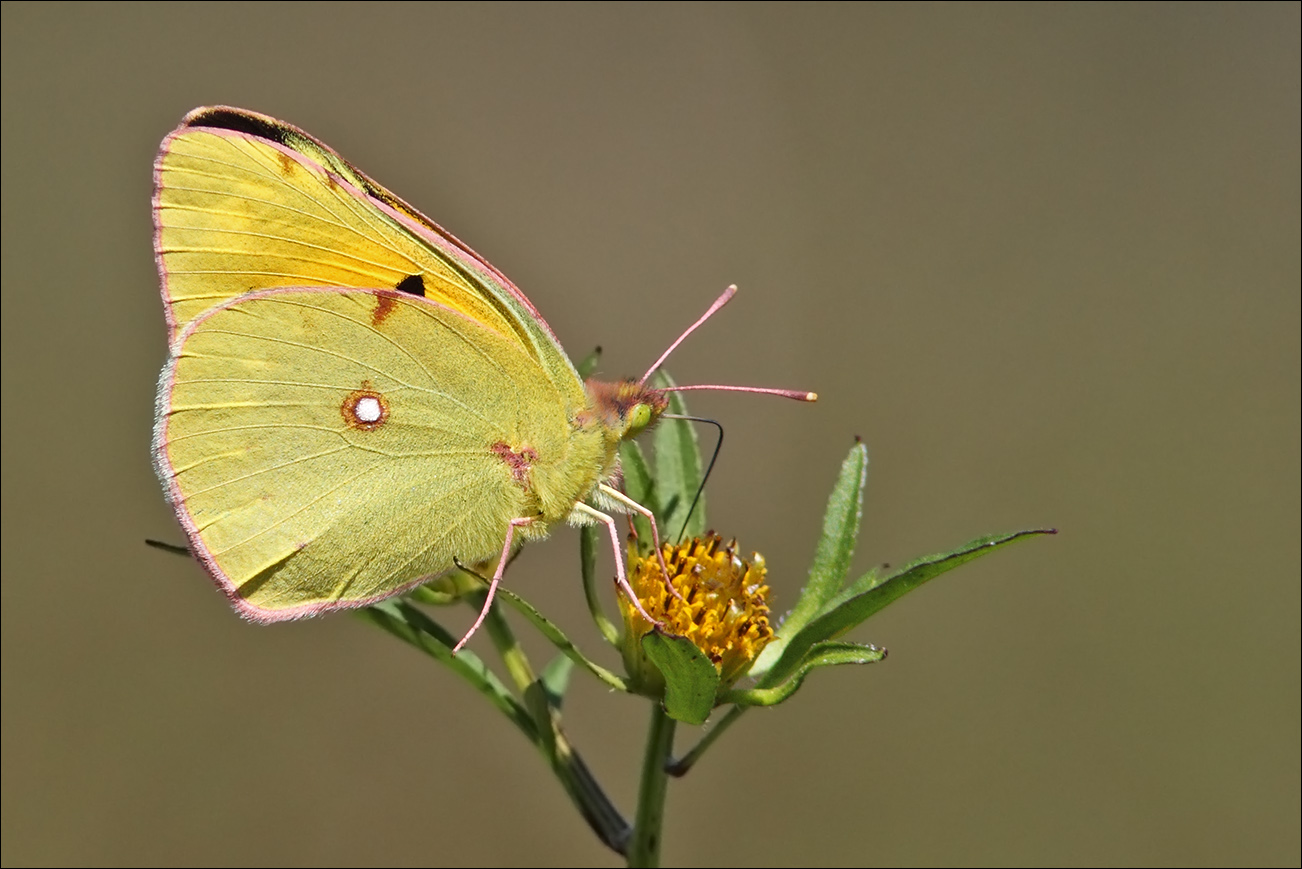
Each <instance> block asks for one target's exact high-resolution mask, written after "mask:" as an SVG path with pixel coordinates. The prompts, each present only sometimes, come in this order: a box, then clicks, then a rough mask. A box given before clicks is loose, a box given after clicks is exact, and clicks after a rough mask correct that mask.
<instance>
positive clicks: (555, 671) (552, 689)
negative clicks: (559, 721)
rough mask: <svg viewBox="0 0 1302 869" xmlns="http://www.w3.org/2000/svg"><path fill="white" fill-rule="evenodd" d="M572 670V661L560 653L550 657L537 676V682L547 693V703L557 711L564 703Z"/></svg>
mask: <svg viewBox="0 0 1302 869" xmlns="http://www.w3.org/2000/svg"><path fill="white" fill-rule="evenodd" d="M573 672H574V661H572V660H570V659H569V658H568V657H566V656H565V655H563V654H562V655H557V656H556V657H554V658H552V659H551V661H549V662H548V663H547V666H546V667H544V668H543V671H542V675H541V676H539V677H538V684H540V685H542V689H543V691H544V692H546V694H547V705H548V706H550V707H551V708H553V709H555V710H556V711H558V712H559V711H560V709H561V706H562V705H563V704H564V703H565V691H566V689H568V688H569V687H570V674H571V673H573Z"/></svg>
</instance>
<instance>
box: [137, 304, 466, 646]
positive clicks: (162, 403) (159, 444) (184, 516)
mask: <svg viewBox="0 0 1302 869" xmlns="http://www.w3.org/2000/svg"><path fill="white" fill-rule="evenodd" d="M341 289H347V290H349V291H353V292H363V293H375V294H376V295H382V296H388V297H390V298H393V299H396V300H398V301H402V302H407V303H408V304H414V305H429V306H431V307H434V308H440V309H442V310H444V311H448V312H449V313H452V314H454V315H456V316H459V317H462V318H464V319H466V320H469V321H470V322H472V323H473V322H477V321H474V320H470V318H469V317H466V316H465V315H464V314H462V313H461V312H460V311H457V310H454V309H452V308H449V307H447V306H446V305H440V304H439V303H438V302H433V301H430V300H429V299H426V298H423V297H421V296H413V295H411V294H410V293H404V292H401V291H399V290H386V289H376V288H370V287H321V286H315V287H272V288H270V289H265V290H255V291H254V292H251V293H247V294H245V295H243V296H238V297H236V298H234V299H228V300H227V301H225V302H222V303H221V304H220V305H214V306H213V307H212V308H209V309H208V310H207V311H204V312H203V313H202V314H200V315H199V316H198V317H195V318H194V320H192V321H191V322H190V323H189V324H188V325H187V326H186V327H185V330H184V331H183V332H182V333H181V334H180V335H179V336H177V340H176V344H175V346H174V347H173V348H172V353H171V354H170V355H169V357H168V360H167V364H166V365H165V366H164V367H163V372H162V374H161V375H159V379H158V396H157V397H156V398H155V400H154V437H153V453H154V473H155V474H157V475H158V479H159V481H160V482H161V483H162V484H163V490H164V494H165V495H166V496H167V502H168V503H169V504H171V505H172V510H173V512H175V513H176V518H177V521H179V522H180V523H181V528H182V529H183V530H184V531H185V537H186V540H187V541H188V543H189V545H190V554H191V555H193V556H194V557H195V558H196V559H197V560H198V561H199V563H200V564H202V565H203V568H204V570H205V571H207V573H208V576H209V578H210V579H211V580H212V581H213V583H214V584H215V585H216V586H217V588H219V589H220V590H221V592H222V593H223V594H225V595H226V597H227V599H228V600H229V601H230V603H231V605H232V606H233V607H234V608H235V610H236V612H238V613H239V614H240V616H241V617H242V618H244V619H246V620H248V621H251V622H255V623H257V624H273V623H275V622H287V621H294V620H296V619H305V618H309V617H311V616H315V615H320V614H322V613H329V612H337V611H339V610H348V609H358V608H360V607H364V606H370V605H371V604H373V603H379V602H380V601H382V600H386V599H388V598H391V597H394V596H395V595H399V594H403V593H405V592H408V591H411V590H412V589H413V588H415V587H416V586H418V585H423V584H424V583H426V582H429V581H430V580H431V579H434V578H435V577H438V576H442V575H443V574H439V573H431V574H426V575H423V576H419V577H417V578H415V579H413V580H411V581H410V582H406V583H404V584H402V585H401V586H398V587H397V588H395V589H394V590H393V591H388V592H385V593H384V594H377V595H374V596H372V597H367V598H358V599H356V600H347V601H322V602H321V603H311V604H303V605H301V606H294V607H285V608H284V609H274V610H273V609H264V608H263V607H259V606H255V605H253V604H251V603H249V601H248V600H246V599H245V598H244V597H243V596H241V595H240V590H239V586H237V585H236V584H235V583H234V582H232V581H231V578H230V577H229V576H227V575H226V572H225V571H224V570H222V569H221V566H220V565H219V564H218V563H217V559H216V558H215V557H214V556H213V554H212V552H211V550H209V549H208V547H207V546H206V545H205V544H204V542H203V538H202V536H200V533H199V526H198V525H196V524H195V522H194V518H193V517H192V516H191V515H190V511H189V509H188V508H187V507H186V506H185V495H184V494H182V492H181V489H180V487H179V486H178V485H177V483H176V474H175V472H174V469H173V466H172V460H171V456H169V455H168V452H167V443H168V441H167V433H166V429H167V408H168V406H169V405H170V404H171V395H172V387H173V381H174V379H175V373H176V363H177V360H178V358H179V355H178V353H177V351H179V350H180V348H181V347H182V346H184V344H185V341H186V339H187V338H189V337H190V335H191V333H193V332H194V331H195V329H197V328H198V327H199V325H200V324H201V323H203V321H205V320H207V319H208V318H209V317H210V316H212V315H214V314H216V313H217V312H218V311H221V310H223V309H225V308H228V307H230V306H232V305H234V304H236V303H238V302H247V301H249V300H250V299H258V298H265V297H267V296H276V295H279V294H281V293H290V292H296V293H302V292H313V293H335V292H338V291H339V290H341ZM480 326H481V328H485V329H486V328H487V327H486V326H483V325H482V324H480ZM445 572H446V571H445Z"/></svg>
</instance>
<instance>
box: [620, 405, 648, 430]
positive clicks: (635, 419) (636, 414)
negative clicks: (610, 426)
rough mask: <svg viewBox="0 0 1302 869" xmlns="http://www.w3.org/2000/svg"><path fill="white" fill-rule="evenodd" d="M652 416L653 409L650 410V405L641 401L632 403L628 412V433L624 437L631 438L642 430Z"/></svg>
mask: <svg viewBox="0 0 1302 869" xmlns="http://www.w3.org/2000/svg"><path fill="white" fill-rule="evenodd" d="M654 416H655V411H653V410H652V408H651V405H649V404H643V403H638V404H635V405H633V407H632V408H631V409H630V410H629V412H628V434H626V435H624V437H626V438H631V437H633V436H634V435H636V434H637V433H638V432H640V431H642V429H644V428H646V427H647V426H649V425H650V424H651V420H652V419H653V418H654Z"/></svg>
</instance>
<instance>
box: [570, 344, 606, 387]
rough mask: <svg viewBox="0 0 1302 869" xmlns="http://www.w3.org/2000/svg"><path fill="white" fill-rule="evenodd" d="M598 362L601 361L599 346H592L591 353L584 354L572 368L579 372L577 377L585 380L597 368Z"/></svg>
mask: <svg viewBox="0 0 1302 869" xmlns="http://www.w3.org/2000/svg"><path fill="white" fill-rule="evenodd" d="M599 362H601V348H600V347H594V348H593V349H592V352H591V353H589V354H588V355H587V356H584V357H583V359H582V361H580V362H579V364H578V365H575V366H574V370H575V371H577V372H579V377H582V378H584V379H585V380H586V379H587V378H589V377H591V376H592V372H594V371H596V370H597V364H598V363H599Z"/></svg>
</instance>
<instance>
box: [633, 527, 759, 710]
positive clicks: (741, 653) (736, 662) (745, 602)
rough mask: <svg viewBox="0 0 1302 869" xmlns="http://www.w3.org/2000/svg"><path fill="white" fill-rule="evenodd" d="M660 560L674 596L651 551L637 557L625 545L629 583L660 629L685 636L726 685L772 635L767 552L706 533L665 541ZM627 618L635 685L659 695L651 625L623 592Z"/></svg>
mask: <svg viewBox="0 0 1302 869" xmlns="http://www.w3.org/2000/svg"><path fill="white" fill-rule="evenodd" d="M663 554H664V559H665V566H666V567H668V568H669V576H670V579H671V581H672V582H673V585H674V589H675V590H676V591H677V592H678V595H674V594H672V593H670V591H669V589H668V588H667V587H666V585H665V580H664V574H663V573H662V572H661V569H660V561H659V559H657V558H656V557H655V555H654V554H650V555H639V554H638V553H637V552H636V550H635V549H634V547H632V546H630V547H629V562H628V563H629V582H630V584H631V585H632V586H633V590H634V591H635V592H636V593H637V596H638V599H639V600H641V602H642V606H643V607H644V608H645V609H646V611H647V613H649V614H650V615H651V616H653V617H654V618H655V619H657V620H658V621H659V622H660V625H661V628H660V629H661V631H662V632H663V633H666V634H671V635H674V636H679V637H685V638H686V639H688V640H690V641H691V642H692V644H693V645H695V646H696V647H697V648H698V649H700V650H701V652H703V653H704V654H705V656H706V657H708V658H709V659H710V661H712V662H713V663H714V666H715V669H716V670H718V672H719V687H720V689H721V690H722V689H725V688H728V687H729V686H731V685H732V684H733V683H734V682H736V681H737V680H738V679H739V678H741V677H742V676H744V675H745V674H746V672H747V671H748V670H750V667H751V665H752V664H753V663H754V662H755V659H756V658H757V657H759V653H760V652H761V651H763V649H764V647H765V646H766V645H768V643H769V641H770V640H772V639H773V628H772V627H770V626H769V605H768V600H767V595H768V592H769V587H768V586H767V585H765V584H764V576H765V569H764V558H763V557H762V556H761V555H759V554H758V553H753V554H752V555H751V557H750V560H749V561H747V560H744V559H742V558H741V557H740V556H738V555H737V542H736V541H735V540H734V541H732V542H730V543H728V544H726V545H725V544H724V542H723V538H721V537H719V536H718V535H717V534H714V533H710V534H708V535H706V536H705V537H694V538H692V539H691V540H689V541H687V542H686V543H681V544H679V545H678V546H671V545H669V544H665V545H664V548H663ZM620 610H621V612H622V613H623V616H624V642H623V655H624V666H625V667H626V668H627V669H628V673H629V676H630V677H631V681H632V683H633V684H634V685H635V686H636V687H637V689H638V690H641V691H644V692H646V693H649V694H653V695H658V694H661V693H663V691H664V677H663V676H662V675H661V673H660V671H659V670H658V669H657V668H656V666H655V665H654V664H653V663H651V661H650V660H648V659H647V657H646V655H645V654H644V652H643V649H642V642H641V640H642V637H643V636H645V635H646V634H647V633H649V632H650V631H651V628H652V625H651V623H650V622H648V621H647V620H646V619H645V618H644V617H643V616H642V615H641V613H639V612H638V611H637V610H636V609H634V607H633V605H632V604H631V603H630V602H629V601H628V600H627V599H625V598H624V597H623V596H622V595H621V596H620Z"/></svg>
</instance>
